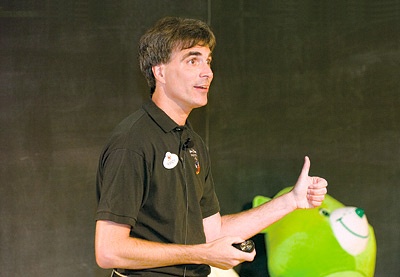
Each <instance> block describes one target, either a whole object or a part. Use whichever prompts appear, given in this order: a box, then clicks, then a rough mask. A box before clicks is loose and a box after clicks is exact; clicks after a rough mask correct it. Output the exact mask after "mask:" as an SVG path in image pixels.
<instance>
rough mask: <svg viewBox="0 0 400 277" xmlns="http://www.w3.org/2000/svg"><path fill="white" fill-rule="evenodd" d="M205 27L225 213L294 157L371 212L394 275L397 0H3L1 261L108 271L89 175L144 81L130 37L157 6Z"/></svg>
mask: <svg viewBox="0 0 400 277" xmlns="http://www.w3.org/2000/svg"><path fill="white" fill-rule="evenodd" d="M167 15H170V16H183V17H194V18H198V19H202V20H204V21H206V22H209V23H210V24H211V26H212V29H213V30H214V31H215V34H216V36H217V48H216V50H215V53H214V61H213V69H214V76H215V78H214V82H213V85H212V88H211V91H210V97H209V100H210V101H209V105H208V106H207V107H206V108H202V109H199V110H197V111H195V112H193V114H192V115H191V121H192V123H193V125H194V126H195V128H196V129H197V131H198V132H199V133H200V134H201V135H202V136H203V137H204V139H205V141H206V142H207V144H208V146H209V149H210V154H211V157H212V164H213V175H214V179H215V182H216V190H217V193H218V195H219V198H220V202H221V207H222V211H221V212H222V213H223V214H225V213H232V212H238V211H241V210H242V209H243V206H244V205H246V204H247V203H248V202H250V201H251V200H252V198H253V197H254V196H255V195H257V194H262V195H266V196H273V195H274V194H275V193H276V192H278V191H279V190H280V189H282V188H283V187H286V186H289V185H293V184H294V183H295V181H296V179H297V176H298V174H299V172H300V169H301V167H302V163H303V158H304V156H305V155H309V156H310V158H311V164H312V165H311V174H314V175H320V176H323V177H325V178H327V179H328V181H329V193H330V194H331V195H332V196H333V197H335V198H336V199H338V200H340V201H342V202H343V203H344V204H347V205H351V206H359V207H362V208H363V209H364V210H365V211H366V214H367V216H368V219H369V221H370V223H371V224H372V225H373V226H374V228H375V232H376V236H377V244H378V257H377V268H376V276H378V277H386V276H397V275H398V274H399V273H400V265H399V263H398V261H399V260H400V254H399V253H400V236H399V232H398V230H399V229H400V217H399V216H398V210H399V208H400V205H399V203H398V201H399V196H400V190H399V179H400V96H399V93H400V81H399V75H400V1H379V2H376V1H372V0H371V1H362V2H361V1H334V2H323V3H322V2H321V3H316V2H312V1H311V2H310V1H243V0H231V1H221V0H209V1H206V0H197V1H190V2H189V1H183V0H181V1H163V0H159V1H145V0H141V1H87V0H86V1H61V0H58V1H22V0H20V1H6V3H2V4H0V24H1V25H0V28H1V38H0V47H1V48H0V60H1V71H0V84H1V91H0V107H1V114H0V124H1V125H0V128H1V133H0V142H1V143H0V145H1V151H0V155H1V156H0V157H1V159H0V167H1V180H0V197H1V201H0V247H1V251H0V269H1V272H2V273H1V275H4V276H25V275H29V276H44V275H46V276H47V275H48V276H61V277H62V276H95V277H99V276H107V274H108V271H106V270H102V269H99V268H98V267H97V266H96V264H95V261H94V254H93V253H94V252H93V239H94V224H95V222H94V213H95V209H96V201H95V174H96V167H97V161H98V156H99V153H100V150H101V148H102V146H103V145H104V143H105V140H106V138H107V136H108V135H109V133H110V132H111V131H112V129H113V128H114V126H115V125H116V124H117V123H118V122H119V121H120V120H122V119H123V118H124V117H126V116H127V115H129V114H130V113H131V112H133V111H135V110H136V109H137V108H139V107H140V105H141V104H142V102H143V101H144V100H145V99H147V98H148V97H149V91H148V88H147V85H146V82H145V80H144V78H143V77H142V75H141V73H140V72H139V69H138V65H137V59H136V56H137V51H136V49H137V42H138V39H139V37H140V35H141V34H142V33H143V32H144V31H145V30H146V29H147V28H148V27H149V26H151V25H152V24H153V23H154V22H155V21H156V20H157V19H159V18H160V17H162V16H167Z"/></svg>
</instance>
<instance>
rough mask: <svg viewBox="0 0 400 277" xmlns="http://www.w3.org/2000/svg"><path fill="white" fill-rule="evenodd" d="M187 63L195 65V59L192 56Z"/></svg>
mask: <svg viewBox="0 0 400 277" xmlns="http://www.w3.org/2000/svg"><path fill="white" fill-rule="evenodd" d="M188 63H189V64H192V65H195V64H196V63H197V59H196V58H193V59H190V60H189V61H188Z"/></svg>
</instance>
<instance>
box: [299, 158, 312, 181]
mask: <svg viewBox="0 0 400 277" xmlns="http://www.w3.org/2000/svg"><path fill="white" fill-rule="evenodd" d="M309 172H310V158H308V157H307V156H305V157H304V164H303V168H302V169H301V173H300V177H302V178H305V177H307V176H308V173H309Z"/></svg>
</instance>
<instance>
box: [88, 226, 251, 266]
mask: <svg viewBox="0 0 400 277" xmlns="http://www.w3.org/2000/svg"><path fill="white" fill-rule="evenodd" d="M129 233H130V226H129V225H123V224H117V223H114V222H111V221H104V220H99V221H97V223H96V235H95V253H96V262H97V264H98V265H99V266H100V267H102V268H125V269H145V268H155V267H162V266H170V265H177V264H208V265H211V266H215V267H219V268H222V269H229V268H232V267H234V266H236V265H238V264H239V263H241V262H244V261H251V260H253V259H254V255H255V253H250V254H249V253H244V252H242V251H239V250H237V249H236V248H234V247H232V246H231V245H232V243H238V242H240V239H239V238H232V237H229V238H223V239H219V240H216V241H214V242H212V243H206V244H198V245H180V244H166V243H158V242H151V241H147V240H142V239H138V238H132V237H130V236H129ZM228 246H230V248H229V253H227V251H223V250H222V249H227V247H228Z"/></svg>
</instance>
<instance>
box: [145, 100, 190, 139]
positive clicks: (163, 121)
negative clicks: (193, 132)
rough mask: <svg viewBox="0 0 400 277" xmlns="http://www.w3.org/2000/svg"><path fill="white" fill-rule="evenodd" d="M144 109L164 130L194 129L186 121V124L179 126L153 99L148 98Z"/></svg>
mask: <svg viewBox="0 0 400 277" xmlns="http://www.w3.org/2000/svg"><path fill="white" fill-rule="evenodd" d="M143 109H144V110H145V111H146V112H147V114H148V115H149V116H150V117H151V118H152V119H153V120H154V122H155V123H157V125H158V126H160V128H161V129H163V131H164V132H166V133H168V132H170V131H172V130H174V129H179V128H181V129H182V128H189V129H192V127H191V125H190V123H189V122H188V121H186V124H185V126H179V125H178V124H177V123H176V122H175V121H173V120H172V119H171V118H170V117H169V116H168V115H167V114H166V113H165V112H164V111H163V110H161V109H160V108H159V107H158V106H157V105H156V104H155V103H154V102H153V101H152V100H148V101H146V102H145V103H144V104H143Z"/></svg>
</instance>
